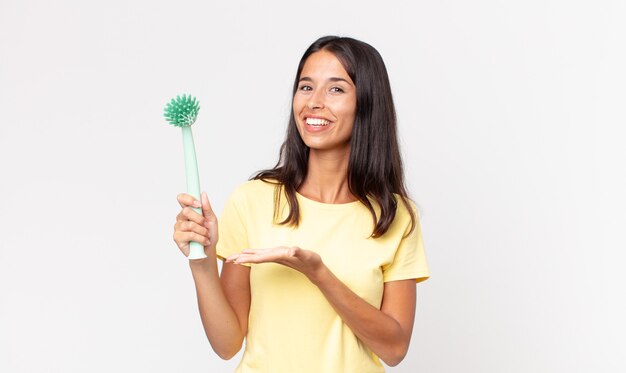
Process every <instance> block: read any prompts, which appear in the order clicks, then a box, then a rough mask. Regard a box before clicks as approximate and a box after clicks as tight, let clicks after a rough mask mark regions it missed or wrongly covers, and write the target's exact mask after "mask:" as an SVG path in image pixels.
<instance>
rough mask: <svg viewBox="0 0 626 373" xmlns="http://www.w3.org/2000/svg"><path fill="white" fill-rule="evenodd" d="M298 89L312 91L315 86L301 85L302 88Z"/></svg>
mask: <svg viewBox="0 0 626 373" xmlns="http://www.w3.org/2000/svg"><path fill="white" fill-rule="evenodd" d="M298 89H299V90H301V91H310V90H312V89H313V88H311V86H309V85H301V86H300V88H298Z"/></svg>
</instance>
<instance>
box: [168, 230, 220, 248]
mask: <svg viewBox="0 0 626 373" xmlns="http://www.w3.org/2000/svg"><path fill="white" fill-rule="evenodd" d="M174 241H176V242H177V243H178V242H185V243H189V242H190V241H194V242H199V243H201V244H203V245H205V246H208V245H209V244H210V243H211V242H210V241H209V238H208V237H206V236H204V235H201V234H199V233H196V232H185V231H175V232H174ZM184 246H186V245H184Z"/></svg>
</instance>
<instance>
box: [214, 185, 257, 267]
mask: <svg viewBox="0 0 626 373" xmlns="http://www.w3.org/2000/svg"><path fill="white" fill-rule="evenodd" d="M244 202H245V200H244V194H243V193H241V192H240V190H235V192H234V193H233V194H232V195H231V196H230V198H229V199H228V201H227V202H226V205H225V206H224V210H223V211H222V215H221V217H220V219H219V221H218V227H219V228H218V229H219V240H218V242H217V256H218V257H219V258H220V259H223V260H225V259H226V258H228V257H229V256H231V255H233V254H237V253H239V252H241V251H242V250H244V249H247V248H248V247H249V245H248V233H247V229H246V221H245V219H244V216H245V215H244V214H243V211H245V210H244V207H245V204H244Z"/></svg>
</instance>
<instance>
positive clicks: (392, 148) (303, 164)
mask: <svg viewBox="0 0 626 373" xmlns="http://www.w3.org/2000/svg"><path fill="white" fill-rule="evenodd" d="M320 50H325V51H328V52H331V53H332V54H334V55H335V57H337V59H339V61H341V63H342V65H343V67H344V69H345V70H346V72H347V73H348V75H349V76H350V78H351V79H352V81H353V82H354V84H355V86H356V95H357V98H356V113H355V119H354V127H353V129H352V136H351V139H350V159H349V163H348V187H349V188H350V192H351V193H352V194H353V195H354V196H355V197H356V198H357V199H358V200H359V201H360V202H361V203H363V204H364V205H365V207H367V209H368V210H369V211H370V213H371V214H372V219H373V221H374V230H373V232H372V237H374V238H377V237H380V236H382V235H383V234H385V232H387V230H388V229H389V226H390V225H391V223H392V222H393V220H394V218H395V216H396V209H397V207H398V206H397V204H398V201H397V199H396V197H395V196H394V193H395V194H397V195H398V196H399V199H400V200H401V201H402V203H404V205H405V206H406V208H407V210H408V211H409V214H410V216H411V230H413V229H414V228H415V213H414V211H413V209H412V207H411V206H410V204H409V202H408V194H407V192H406V188H405V186H404V173H403V168H402V159H401V157H400V149H399V146H398V138H397V130H396V110H395V107H394V104H393V98H392V95H391V86H390V84H389V77H388V75H387V69H386V68H385V64H384V62H383V59H382V57H381V56H380V54H379V53H378V51H377V50H376V49H374V47H372V46H371V45H369V44H367V43H364V42H362V41H359V40H355V39H352V38H346V37H337V36H325V37H322V38H320V39H318V40H316V41H315V42H314V43H313V44H311V46H310V47H309V48H308V49H307V50H306V52H304V55H303V56H302V58H301V59H300V63H299V64H298V71H297V73H296V79H295V81H294V84H293V92H292V98H293V95H295V92H296V90H297V89H298V82H299V80H300V74H301V73H302V68H303V67H304V63H305V62H306V60H307V58H308V57H309V56H310V55H311V54H313V53H315V52H318V51H320ZM308 160H309V148H308V147H307V146H306V145H305V143H304V141H302V138H301V137H300V134H299V133H298V130H297V127H296V120H295V118H294V114H293V110H292V111H291V116H290V118H289V126H288V128H287V135H286V138H285V141H284V142H283V144H282V146H281V148H280V156H279V160H278V163H277V164H276V166H274V168H272V169H268V170H262V171H259V172H258V173H257V174H256V175H254V176H253V177H252V179H261V180H264V181H268V182H276V183H277V185H276V190H275V194H274V217H275V218H278V217H279V216H280V213H279V208H280V199H281V198H280V197H281V195H282V193H284V194H285V195H286V197H287V202H288V204H289V215H287V217H286V218H285V219H284V220H283V221H281V222H280V223H279V224H290V225H294V226H297V225H298V223H299V222H300V209H299V205H298V200H297V198H296V192H297V190H298V188H299V187H300V186H301V185H302V183H303V181H304V178H305V177H306V174H307V171H308ZM372 202H374V203H376V204H377V205H378V206H379V207H380V216H377V215H376V211H375V209H374V205H373V204H372Z"/></svg>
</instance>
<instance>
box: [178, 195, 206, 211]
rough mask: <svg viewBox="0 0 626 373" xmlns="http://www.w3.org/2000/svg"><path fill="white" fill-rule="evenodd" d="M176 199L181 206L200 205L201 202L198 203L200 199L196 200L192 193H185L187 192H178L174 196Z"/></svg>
mask: <svg viewBox="0 0 626 373" xmlns="http://www.w3.org/2000/svg"><path fill="white" fill-rule="evenodd" d="M176 200H178V204H179V205H180V207H182V208H185V207H187V206H192V207H202V204H201V203H200V201H198V200H197V199H195V198H194V197H193V196H192V195H190V194H187V193H181V194H179V195H178V196H176Z"/></svg>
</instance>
